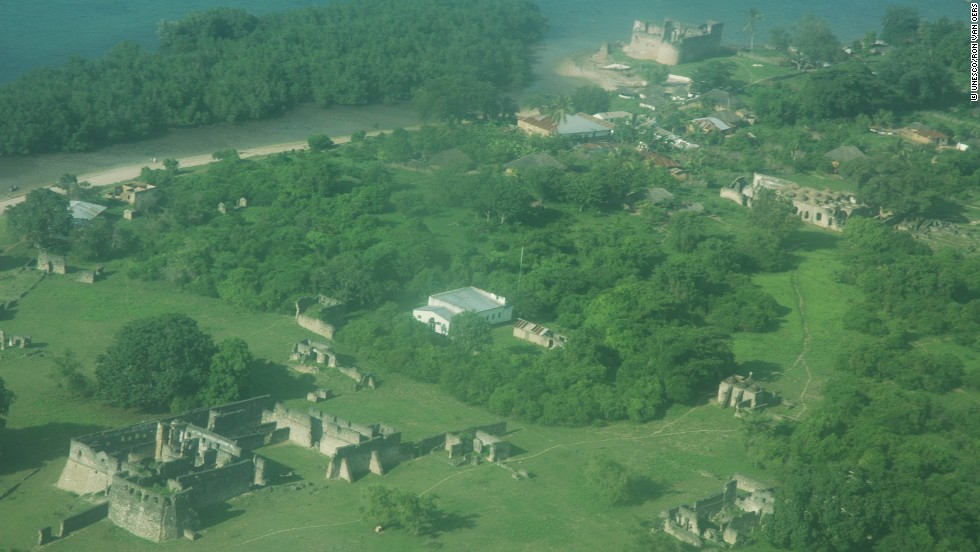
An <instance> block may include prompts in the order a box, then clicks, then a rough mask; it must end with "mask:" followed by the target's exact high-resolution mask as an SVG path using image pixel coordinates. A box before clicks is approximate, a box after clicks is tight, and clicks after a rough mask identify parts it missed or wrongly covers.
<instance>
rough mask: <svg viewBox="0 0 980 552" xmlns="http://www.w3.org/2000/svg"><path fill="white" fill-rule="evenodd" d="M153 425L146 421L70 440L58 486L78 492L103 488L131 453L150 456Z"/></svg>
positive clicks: (134, 455)
mask: <svg viewBox="0 0 980 552" xmlns="http://www.w3.org/2000/svg"><path fill="white" fill-rule="evenodd" d="M156 427H157V423H156V422H146V423H142V424H136V425H134V426H130V427H126V428H122V429H110V430H107V431H102V432H99V433H93V434H91V435H85V436H83V437H78V438H75V439H72V440H71V445H70V446H69V452H68V460H67V462H66V463H65V468H64V469H63V470H62V472H61V477H60V478H59V479H58V487H59V488H61V489H64V490H66V491H71V492H73V493H77V494H80V495H82V494H89V493H99V492H103V491H105V490H106V488H107V487H108V486H109V485H110V483H112V476H113V475H115V474H116V473H117V472H120V471H124V470H125V467H124V465H125V464H126V463H127V462H128V460H129V458H130V457H131V456H133V457H145V456H152V455H153V449H154V445H155V443H156V432H157V429H156Z"/></svg>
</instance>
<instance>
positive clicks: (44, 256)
mask: <svg viewBox="0 0 980 552" xmlns="http://www.w3.org/2000/svg"><path fill="white" fill-rule="evenodd" d="M37 269H38V270H40V271H42V272H44V273H46V274H67V273H68V261H67V260H65V256H64V255H55V254H54V253H49V252H47V251H45V250H43V249H41V250H39V251H38V252H37Z"/></svg>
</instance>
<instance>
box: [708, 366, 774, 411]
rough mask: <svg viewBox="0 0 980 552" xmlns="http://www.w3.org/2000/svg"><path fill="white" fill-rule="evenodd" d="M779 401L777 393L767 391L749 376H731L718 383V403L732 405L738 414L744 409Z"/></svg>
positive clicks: (751, 409) (725, 405)
mask: <svg viewBox="0 0 980 552" xmlns="http://www.w3.org/2000/svg"><path fill="white" fill-rule="evenodd" d="M776 402H777V399H776V395H775V394H773V393H772V392H770V391H767V390H765V389H763V388H762V386H760V385H759V384H757V383H756V382H755V381H754V380H753V379H752V374H751V373H750V374H749V376H748V377H743V376H738V375H735V376H731V377H728V378H725V379H724V380H722V381H721V383H719V384H718V405H719V406H721V407H722V408H726V407H732V408H734V409H735V412H736V415H739V414H740V413H741V412H742V411H753V410H756V409H759V408H763V407H766V406H769V405H772V404H775V403H776Z"/></svg>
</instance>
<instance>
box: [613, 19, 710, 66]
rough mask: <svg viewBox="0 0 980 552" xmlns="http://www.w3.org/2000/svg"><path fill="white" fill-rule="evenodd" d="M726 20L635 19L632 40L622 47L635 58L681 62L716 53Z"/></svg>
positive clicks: (697, 59) (666, 63) (670, 62)
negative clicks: (690, 22) (703, 21)
mask: <svg viewBox="0 0 980 552" xmlns="http://www.w3.org/2000/svg"><path fill="white" fill-rule="evenodd" d="M724 25H725V24H724V23H719V22H717V21H711V20H709V21H708V22H707V23H705V24H703V25H691V24H688V23H681V22H679V21H674V20H672V19H665V20H664V22H663V23H662V24H657V23H653V22H650V21H640V20H636V21H634V22H633V33H632V35H631V36H630V42H629V44H627V45H626V47H625V48H624V49H623V51H625V52H626V55H628V56H629V57H631V58H633V59H646V60H652V61H656V62H657V63H662V64H664V65H678V64H681V63H689V62H692V61H700V60H702V59H706V58H709V57H713V56H717V55H718V52H719V51H720V49H721V33H722V30H723V29H724Z"/></svg>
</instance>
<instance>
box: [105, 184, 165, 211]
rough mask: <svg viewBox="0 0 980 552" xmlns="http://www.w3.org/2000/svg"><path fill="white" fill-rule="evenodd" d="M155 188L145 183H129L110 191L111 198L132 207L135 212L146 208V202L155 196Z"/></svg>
mask: <svg viewBox="0 0 980 552" xmlns="http://www.w3.org/2000/svg"><path fill="white" fill-rule="evenodd" d="M156 188H157V187H156V186H154V185H153V184H147V183H145V182H130V183H129V184H123V185H122V186H118V187H116V188H115V189H114V190H113V191H112V194H111V195H112V197H113V198H115V199H118V200H121V201H125V202H126V203H128V204H130V205H132V206H133V208H134V209H135V210H137V211H139V210H140V209H143V208H144V207H145V206H146V202H147V201H148V200H149V199H150V198H151V197H153V196H154V195H156Z"/></svg>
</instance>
